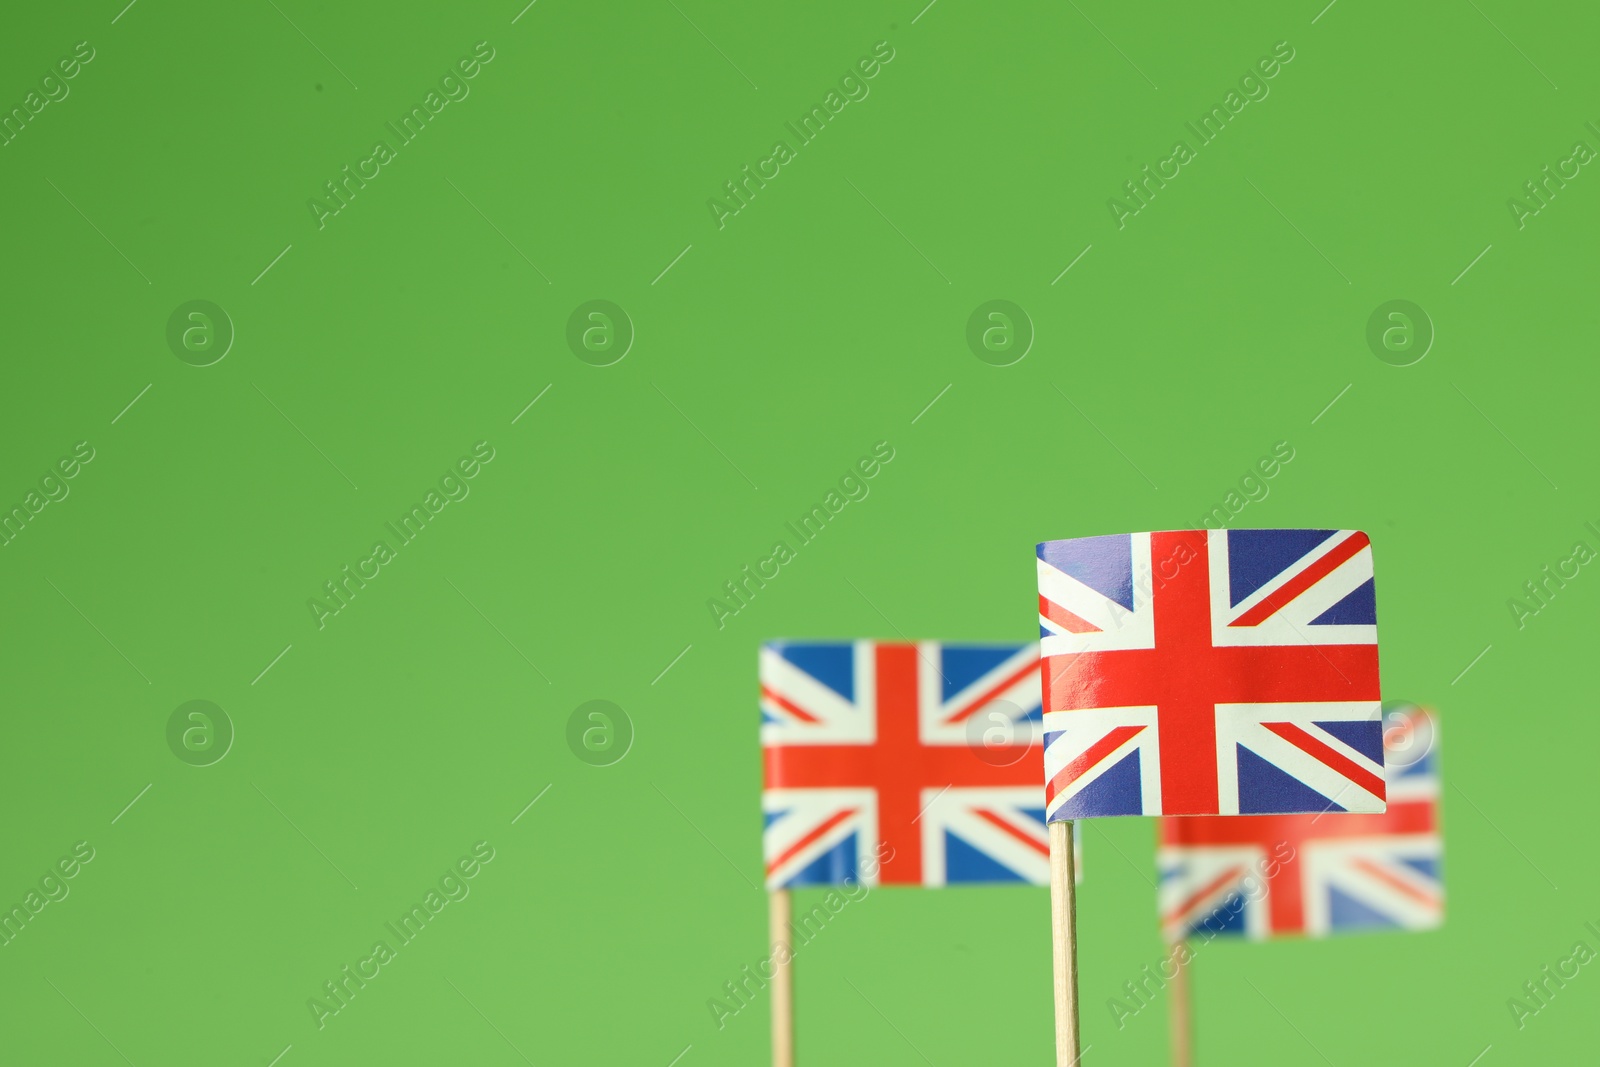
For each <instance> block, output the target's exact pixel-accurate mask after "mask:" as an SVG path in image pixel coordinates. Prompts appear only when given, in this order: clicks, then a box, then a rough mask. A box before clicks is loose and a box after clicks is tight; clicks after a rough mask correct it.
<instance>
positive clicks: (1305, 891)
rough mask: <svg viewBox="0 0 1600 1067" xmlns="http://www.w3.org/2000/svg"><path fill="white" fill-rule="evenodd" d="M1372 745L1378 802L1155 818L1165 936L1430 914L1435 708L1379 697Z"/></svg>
mask: <svg viewBox="0 0 1600 1067" xmlns="http://www.w3.org/2000/svg"><path fill="white" fill-rule="evenodd" d="M1384 749H1385V762H1386V763H1387V768H1388V778H1389V807H1388V810H1387V811H1385V812H1384V813H1382V814H1380V815H1350V814H1341V813H1340V812H1339V811H1338V809H1330V810H1329V811H1328V812H1327V813H1326V814H1318V815H1261V816H1246V817H1242V818H1238V817H1236V818H1222V817H1212V816H1191V817H1188V818H1165V819H1162V820H1161V846H1160V848H1159V850H1158V852H1157V865H1158V867H1159V869H1160V872H1161V884H1160V890H1159V893H1158V900H1159V910H1160V913H1161V925H1162V929H1163V932H1164V933H1165V934H1166V935H1167V937H1168V939H1169V940H1174V941H1175V940H1178V939H1181V938H1184V937H1189V936H1195V935H1200V936H1205V935H1208V934H1213V933H1220V934H1240V935H1244V936H1246V937H1253V938H1265V937H1285V936H1292V935H1306V936H1310V937H1323V936H1327V935H1329V934H1337V933H1345V932H1349V931H1356V930H1363V929H1382V928H1398V929H1406V930H1426V929H1431V928H1433V927H1435V926H1438V925H1440V924H1441V923H1442V922H1443V921H1444V882H1443V877H1442V873H1441V871H1440V861H1441V859H1442V856H1443V850H1444V849H1443V839H1442V837H1441V836H1440V832H1439V752H1438V720H1437V718H1436V717H1435V716H1434V715H1432V714H1431V713H1429V712H1427V711H1425V710H1424V709H1422V708H1419V707H1417V706H1416V705H1414V704H1396V705H1391V706H1389V707H1388V709H1387V711H1386V714H1385V717H1384Z"/></svg>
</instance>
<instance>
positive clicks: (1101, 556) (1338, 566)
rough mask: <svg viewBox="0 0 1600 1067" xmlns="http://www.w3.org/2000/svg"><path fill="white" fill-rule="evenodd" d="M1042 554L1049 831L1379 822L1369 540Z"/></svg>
mask: <svg viewBox="0 0 1600 1067" xmlns="http://www.w3.org/2000/svg"><path fill="white" fill-rule="evenodd" d="M1038 555H1039V559H1038V568H1039V625H1040V629H1041V631H1042V633H1043V638H1042V646H1043V659H1042V664H1041V673H1042V678H1043V690H1044V710H1045V716H1044V725H1045V800H1046V806H1047V809H1048V811H1049V818H1050V819H1051V820H1052V821H1054V820H1057V819H1077V818H1085V817H1094V816H1105V815H1241V814H1250V815H1256V814H1260V815H1265V814H1280V813H1290V812H1321V811H1382V810H1383V805H1384V780H1383V733H1382V727H1381V726H1380V724H1379V712H1380V703H1379V690H1378V644H1377V641H1378V626H1377V622H1378V619H1377V607H1376V602H1375V600H1374V595H1373V579H1372V547H1371V544H1370V543H1369V541H1368V540H1367V535H1366V534H1364V533H1361V532H1359V531H1355V530H1186V531H1178V532H1166V533H1136V534H1120V535H1113V536H1108V537H1082V538H1077V539H1074V540H1068V541H1048V542H1046V543H1044V544H1041V545H1040V546H1039V550H1038Z"/></svg>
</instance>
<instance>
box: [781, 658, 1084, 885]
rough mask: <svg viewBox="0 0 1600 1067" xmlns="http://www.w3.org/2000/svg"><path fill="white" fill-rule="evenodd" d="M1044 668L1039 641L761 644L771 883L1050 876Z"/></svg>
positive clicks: (1045, 880)
mask: <svg viewBox="0 0 1600 1067" xmlns="http://www.w3.org/2000/svg"><path fill="white" fill-rule="evenodd" d="M1038 671H1039V646H1038V645H1037V644H1025V645H1017V644H1011V645H950V644H941V643H939V642H935V641H923V642H919V643H915V644H912V643H889V642H874V641H837V642H828V643H807V642H798V641H777V642H771V643H768V644H766V645H764V646H763V647H762V649H761V746H762V755H763V762H764V764H765V789H764V790H763V792H762V796H761V805H762V810H763V814H764V816H765V819H766V829H765V831H764V832H763V835H762V850H763V852H764V853H765V858H766V872H767V885H768V887H769V888H774V889H777V888H788V887H795V886H808V885H839V884H842V883H845V882H862V883H865V884H867V885H876V884H885V885H925V886H940V885H947V884H954V883H961V882H1031V883H1037V884H1041V885H1046V884H1049V881H1050V869H1049V856H1050V845H1049V831H1048V829H1047V828H1046V826H1045V821H1044V807H1043V803H1042V801H1043V798H1042V797H1041V795H1040V792H1039V774H1040V766H1041V759H1042V757H1041V750H1042V740H1041V737H1042V730H1041V725H1040V706H1039V674H1038ZM1079 866H1080V869H1081V864H1080V865H1079Z"/></svg>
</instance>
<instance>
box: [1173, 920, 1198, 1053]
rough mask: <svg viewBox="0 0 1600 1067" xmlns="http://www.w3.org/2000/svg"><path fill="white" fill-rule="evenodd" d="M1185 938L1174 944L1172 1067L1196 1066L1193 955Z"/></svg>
mask: <svg viewBox="0 0 1600 1067" xmlns="http://www.w3.org/2000/svg"><path fill="white" fill-rule="evenodd" d="M1185 947H1186V946H1185V945H1184V943H1183V942H1182V941H1179V942H1177V943H1176V944H1174V945H1173V946H1172V957H1171V958H1172V963H1173V966H1174V968H1175V969H1176V972H1177V973H1175V974H1174V975H1173V976H1172V981H1170V982H1168V983H1167V1016H1168V1021H1169V1022H1170V1024H1171V1030H1172V1067H1194V1003H1193V1001H1192V1000H1191V999H1190V993H1189V964H1188V963H1186V962H1184V961H1185V960H1186V959H1188V958H1190V954H1189V953H1188V952H1186V951H1185Z"/></svg>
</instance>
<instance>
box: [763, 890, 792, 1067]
mask: <svg viewBox="0 0 1600 1067" xmlns="http://www.w3.org/2000/svg"><path fill="white" fill-rule="evenodd" d="M767 901H768V907H767V941H768V943H769V944H770V945H771V947H772V965H773V967H774V968H775V971H774V973H773V975H772V1067H794V960H793V958H792V954H791V951H790V948H789V917H790V902H789V891H788V890H787V889H774V890H772V891H771V892H769V893H768V894H767ZM780 945H782V946H784V947H783V950H782V951H779V947H778V946H780Z"/></svg>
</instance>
